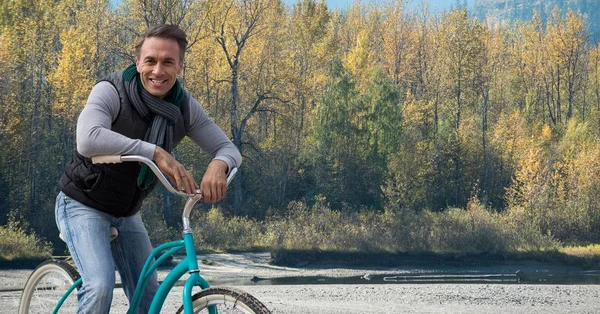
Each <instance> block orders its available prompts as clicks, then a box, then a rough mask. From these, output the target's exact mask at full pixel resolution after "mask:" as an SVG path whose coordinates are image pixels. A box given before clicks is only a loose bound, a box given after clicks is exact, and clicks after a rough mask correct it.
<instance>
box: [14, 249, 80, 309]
mask: <svg viewBox="0 0 600 314" xmlns="http://www.w3.org/2000/svg"><path fill="white" fill-rule="evenodd" d="M78 278H79V273H78V272H77V270H75V268H74V267H73V266H71V265H70V264H69V263H67V262H65V261H62V260H48V261H45V262H43V263H41V264H40V265H38V267H36V269H34V270H33V272H32V273H31V275H30V276H29V278H28V279H27V283H25V289H23V294H22V295H21V302H20V304H19V314H38V313H39V314H42V313H44V314H48V313H52V311H54V308H55V307H56V304H57V303H58V301H59V300H60V298H62V296H63V295H64V294H65V292H66V291H67V290H68V289H69V288H70V287H71V285H72V284H73V282H75V281H76V280H77V279H78ZM76 310H77V296H76V292H75V291H74V292H72V293H71V295H69V297H68V298H67V299H66V300H65V302H64V303H63V305H62V307H61V311H60V313H75V312H76Z"/></svg>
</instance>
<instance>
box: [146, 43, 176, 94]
mask: <svg viewBox="0 0 600 314" xmlns="http://www.w3.org/2000/svg"><path fill="white" fill-rule="evenodd" d="M135 65H136V67H137V71H138V73H140V77H141V79H142V85H143V86H144V88H145V89H146V90H147V91H148V93H150V95H153V96H155V97H158V98H160V99H163V98H164V97H165V96H166V95H167V93H168V92H169V91H170V90H171V88H172V87H173V85H175V80H176V78H177V74H179V73H181V70H182V69H183V60H181V58H180V57H179V45H177V41H176V40H174V39H167V38H159V37H149V38H146V40H145V41H144V44H143V45H142V47H140V54H139V56H138V57H137V58H136V59H135Z"/></svg>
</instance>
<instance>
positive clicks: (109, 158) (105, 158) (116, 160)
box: [92, 155, 238, 199]
mask: <svg viewBox="0 0 600 314" xmlns="http://www.w3.org/2000/svg"><path fill="white" fill-rule="evenodd" d="M130 161H137V162H141V163H144V164H145V165H146V166H148V168H150V170H152V172H153V173H154V174H155V175H156V177H157V178H158V180H159V181H160V182H161V183H162V184H163V185H164V186H165V188H166V189H167V190H168V191H169V192H171V193H174V194H177V195H181V196H187V197H192V198H195V199H200V198H201V197H202V193H201V192H200V190H196V193H195V194H187V193H185V192H181V191H178V190H177V189H176V188H174V187H173V185H171V182H169V180H168V179H167V177H166V176H165V174H164V173H162V171H160V169H159V168H158V166H157V165H156V164H155V163H154V162H153V161H152V160H150V159H148V158H146V157H144V156H138V155H101V156H94V157H92V163H94V164H120V163H122V162H130ZM237 170H238V169H237V168H233V169H231V171H229V175H228V176H227V185H229V183H231V180H233V177H234V176H235V174H236V173H237Z"/></svg>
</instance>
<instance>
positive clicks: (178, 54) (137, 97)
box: [55, 25, 242, 313]
mask: <svg viewBox="0 0 600 314" xmlns="http://www.w3.org/2000/svg"><path fill="white" fill-rule="evenodd" d="M186 48H187V40H186V34H185V33H184V32H183V31H182V30H181V29H179V28H178V27H177V26H174V25H160V26H156V27H153V28H151V29H149V30H148V31H147V32H146V33H145V34H144V36H143V37H142V38H140V40H139V42H138V44H137V45H136V59H135V60H136V62H135V64H132V65H131V66H129V67H128V68H126V69H125V70H122V71H119V72H115V73H112V74H111V75H109V76H108V77H106V78H104V79H102V80H100V82H98V84H96V85H95V86H94V88H93V89H92V91H91V92H90V95H89V98H88V101H87V104H86V106H85V107H84V109H83V111H82V112H81V114H80V116H79V119H78V121H77V149H76V151H75V152H74V154H73V159H72V160H71V161H70V162H69V164H68V165H67V167H66V168H65V171H64V173H63V175H62V177H61V178H60V181H59V187H60V190H61V192H60V193H59V194H58V197H57V199H56V207H55V211H56V213H55V214H56V223H57V225H58V229H59V230H60V233H61V234H62V235H63V238H64V239H65V241H66V242H67V246H68V248H69V251H70V252H71V255H72V257H73V260H74V261H75V263H76V264H77V268H78V269H79V272H80V274H81V277H82V279H83V285H82V288H81V289H79V291H78V300H79V305H78V310H77V312H78V313H108V312H109V310H110V305H111V302H112V292H113V288H114V284H115V271H114V269H115V267H116V268H117V270H118V271H119V274H120V276H121V280H122V282H123V289H124V290H125V294H126V295H127V297H128V298H129V299H130V300H131V298H132V297H133V294H134V291H135V286H136V284H137V282H138V279H139V275H140V272H141V270H142V268H143V266H144V263H145V260H146V258H147V257H148V256H149V254H150V253H151V251H152V245H151V243H150V240H149V238H148V233H147V231H146V228H145V226H144V224H143V222H142V220H141V217H140V215H139V210H140V209H141V207H142V202H143V200H144V199H145V197H146V196H147V195H148V194H149V193H150V191H151V190H152V189H153V188H154V186H155V184H156V178H155V176H154V174H153V173H152V172H151V171H150V170H149V169H148V168H147V167H146V166H140V165H138V164H135V163H123V164H116V165H94V164H92V162H91V159H90V157H92V156H97V155H142V156H145V157H147V158H150V159H153V160H154V162H155V163H156V164H157V165H158V167H159V168H160V169H161V170H162V172H164V173H165V174H166V175H167V176H169V177H170V178H171V180H172V182H174V183H175V184H176V185H177V187H179V188H180V189H181V190H182V191H185V192H186V193H195V192H196V190H197V189H200V190H201V191H202V197H203V199H204V201H206V202H217V201H219V200H221V199H223V197H225V190H226V187H227V183H226V178H227V173H228V171H229V169H232V168H234V167H239V166H240V163H241V159H242V158H241V155H240V153H239V151H238V150H237V148H236V147H235V145H233V143H231V141H230V140H229V138H228V137H227V136H226V135H225V133H224V132H223V131H222V130H221V129H220V128H219V127H218V126H217V125H216V124H215V123H214V122H213V121H212V120H211V119H210V118H209V117H208V116H207V114H206V113H205V112H204V110H203V109H202V107H201V106H200V104H199V103H198V102H197V101H196V100H195V99H194V98H193V97H192V96H191V95H190V93H189V92H187V91H185V90H184V89H183V87H182V85H181V83H180V82H179V81H178V79H177V75H178V74H180V73H181V72H182V70H183V64H184V56H185V50H186ZM185 136H188V137H190V138H191V139H192V140H193V141H194V142H195V143H196V144H198V145H199V146H200V148H202V150H204V151H205V152H206V153H208V154H210V155H211V156H212V157H213V160H212V161H211V162H210V164H209V165H208V167H207V169H206V171H205V173H204V176H203V178H202V181H201V184H200V186H198V184H197V183H196V180H194V178H193V177H192V175H191V174H190V173H189V172H188V171H187V170H186V169H185V167H184V166H183V165H181V164H180V163H179V162H177V161H176V160H175V159H174V158H173V157H172V156H171V154H170V153H171V150H172V149H173V148H174V147H175V146H177V144H178V143H179V142H180V141H181V140H182V139H183V137H185ZM111 228H116V229H117V231H118V234H119V235H118V236H117V238H116V239H115V240H114V241H112V242H111V241H110V232H111ZM157 287H158V282H157V278H156V272H155V273H154V275H153V276H152V278H151V280H150V282H149V283H148V286H147V288H146V290H145V292H144V295H143V299H142V302H141V305H140V310H139V312H140V313H146V312H147V311H148V308H149V306H150V303H151V301H152V297H153V296H154V294H155V292H156V289H157Z"/></svg>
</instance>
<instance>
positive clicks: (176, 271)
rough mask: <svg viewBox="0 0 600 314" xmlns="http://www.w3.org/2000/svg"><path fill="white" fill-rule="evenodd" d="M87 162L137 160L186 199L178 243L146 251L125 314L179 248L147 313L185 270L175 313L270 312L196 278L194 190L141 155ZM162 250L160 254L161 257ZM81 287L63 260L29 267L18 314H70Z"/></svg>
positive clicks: (134, 309) (157, 305) (253, 300)
mask: <svg viewBox="0 0 600 314" xmlns="http://www.w3.org/2000/svg"><path fill="white" fill-rule="evenodd" d="M92 162H93V163H96V164H102V163H121V162H142V163H144V164H146V165H147V166H148V167H149V168H150V169H151V170H152V172H154V174H155V175H156V177H157V178H158V179H159V181H160V182H161V183H162V184H163V185H164V186H165V188H166V189H167V190H168V191H169V192H171V193H174V194H177V195H179V196H185V197H188V199H187V201H186V203H185V206H184V209H183V214H182V222H183V239H181V240H177V241H172V242H167V243H164V244H161V245H159V246H157V247H156V248H155V249H154V250H153V251H152V253H151V254H150V256H149V257H148V259H147V260H146V264H145V265H144V268H143V270H142V275H141V276H140V280H139V281H138V284H137V286H136V290H135V293H134V296H133V299H132V301H131V303H130V305H129V310H128V311H127V313H136V312H137V310H138V307H139V303H140V301H141V294H142V291H144V289H145V287H146V284H147V281H148V279H149V277H150V275H151V274H152V273H153V272H154V270H156V269H157V268H158V267H159V266H160V265H161V264H163V263H164V262H165V261H167V260H168V259H170V258H171V257H172V256H173V255H174V254H175V253H177V252H179V251H181V250H185V258H183V259H182V261H181V262H179V263H178V264H177V265H176V266H175V267H174V268H172V269H171V270H170V271H169V273H168V275H167V276H166V278H165V279H164V280H163V282H162V283H161V284H160V286H159V288H158V290H157V292H156V294H155V296H154V298H153V300H152V304H151V306H150V310H149V313H153V314H154V313H159V312H160V311H161V309H162V306H163V304H164V302H165V300H166V297H167V295H168V294H169V292H170V291H171V289H172V288H173V286H174V285H175V283H176V282H177V281H178V280H179V279H180V278H181V277H182V276H183V275H184V274H185V273H186V272H187V273H189V277H188V278H187V279H186V280H185V284H184V285H183V305H181V306H180V308H179V310H178V311H177V313H184V314H190V313H210V314H217V313H247V314H252V313H254V314H267V313H270V311H269V310H268V309H267V307H266V306H264V305H263V304H262V303H261V302H260V301H259V300H257V299H256V298H255V297H253V296H252V295H250V294H248V293H245V292H243V291H240V290H237V289H232V288H229V287H210V285H209V284H208V282H207V281H206V280H205V279H204V278H203V277H202V276H201V275H200V270H199V267H198V260H197V257H196V248H195V246H194V238H193V233H192V228H191V221H190V213H191V210H192V208H193V206H194V205H195V204H196V203H197V202H198V201H199V200H200V199H201V198H202V195H201V193H200V191H197V194H186V193H184V192H180V191H178V190H177V189H175V188H174V187H173V186H172V185H171V183H170V182H169V180H168V179H167V178H166V177H165V175H164V174H163V173H162V172H161V171H160V169H159V168H158V167H157V166H156V164H154V162H152V161H151V160H150V159H148V158H145V157H143V156H135V155H129V156H97V157H93V158H92ZM236 172H237V169H232V170H231V171H230V174H229V176H228V178H227V184H228V185H229V183H230V182H231V180H232V179H233V176H234V175H235V173H236ZM113 236H114V235H113ZM163 251H165V252H164V253H162V252H163ZM153 259H154V260H155V261H154V262H153ZM81 283H82V279H81V278H80V277H79V274H78V272H77V270H76V269H75V267H73V266H72V265H71V264H69V263H68V262H66V261H64V260H58V259H51V260H48V261H45V262H43V263H41V264H40V265H38V267H36V268H35V269H34V271H33V272H32V273H31V275H30V276H29V278H28V279H27V282H26V283H25V288H24V290H23V294H22V295H21V300H20V304H19V314H28V313H29V314H31V313H44V314H48V313H59V310H62V311H61V313H73V312H74V311H75V309H76V308H77V298H76V297H75V296H73V294H72V292H73V291H75V290H76V289H78V288H79V287H81ZM193 287H200V288H201V289H202V290H200V291H199V292H196V293H195V294H194V295H192V288H193Z"/></svg>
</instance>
